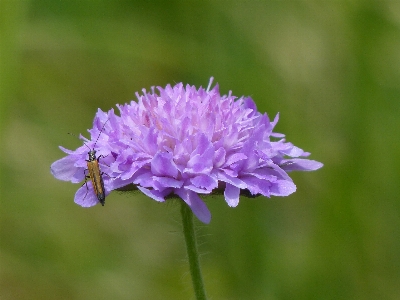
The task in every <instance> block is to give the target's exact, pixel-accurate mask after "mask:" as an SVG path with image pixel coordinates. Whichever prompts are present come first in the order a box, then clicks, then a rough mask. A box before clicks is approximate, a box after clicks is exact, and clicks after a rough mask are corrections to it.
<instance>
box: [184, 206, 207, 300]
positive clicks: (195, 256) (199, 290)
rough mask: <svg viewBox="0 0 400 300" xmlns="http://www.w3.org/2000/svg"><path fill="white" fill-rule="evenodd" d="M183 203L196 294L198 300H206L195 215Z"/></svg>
mask: <svg viewBox="0 0 400 300" xmlns="http://www.w3.org/2000/svg"><path fill="white" fill-rule="evenodd" d="M181 202H182V207H181V214H182V224H183V234H184V235H185V242H186V250H187V253H188V258H189V266H190V274H191V276H192V282H193V288H194V293H195V295H196V299H197V300H205V299H207V298H206V292H205V290H204V284H203V278H202V276H201V270H200V263H199V253H198V251H197V242H196V235H195V229H194V222H193V213H192V211H191V210H190V208H189V206H188V205H187V204H186V203H185V202H184V201H181Z"/></svg>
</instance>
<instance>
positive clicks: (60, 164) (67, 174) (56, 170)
mask: <svg viewBox="0 0 400 300" xmlns="http://www.w3.org/2000/svg"><path fill="white" fill-rule="evenodd" d="M75 161H76V157H74V156H71V155H68V156H66V157H64V158H61V159H59V160H57V161H56V162H54V163H53V164H52V165H51V167H50V171H51V174H52V175H53V176H54V177H55V178H57V179H60V180H64V181H73V182H79V181H82V179H83V177H84V176H83V172H82V174H81V177H82V178H81V180H79V181H76V179H75V180H74V178H75V175H76V173H77V171H78V170H79V168H77V167H75V165H74V164H75Z"/></svg>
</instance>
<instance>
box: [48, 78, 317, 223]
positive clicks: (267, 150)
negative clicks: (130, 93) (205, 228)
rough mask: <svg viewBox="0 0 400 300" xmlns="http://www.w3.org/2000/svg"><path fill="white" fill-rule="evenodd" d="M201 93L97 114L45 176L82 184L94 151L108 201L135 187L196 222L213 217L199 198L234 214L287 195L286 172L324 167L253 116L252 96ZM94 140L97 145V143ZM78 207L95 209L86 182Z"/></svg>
mask: <svg viewBox="0 0 400 300" xmlns="http://www.w3.org/2000/svg"><path fill="white" fill-rule="evenodd" d="M212 81H213V78H211V79H210V83H209V86H208V88H207V89H203V88H202V87H200V88H199V89H196V87H195V86H190V85H187V86H186V87H184V85H183V84H182V83H178V84H176V85H175V86H171V85H167V86H166V87H165V88H161V87H157V90H158V92H157V91H156V89H155V88H154V87H152V88H151V92H147V91H146V90H145V89H143V95H140V94H138V93H136V97H137V99H138V101H137V102H136V101H132V102H131V103H130V104H125V105H117V107H118V110H119V113H120V116H118V115H116V114H115V113H114V110H113V109H111V110H109V111H108V112H107V113H106V112H103V111H101V110H100V109H99V110H98V112H97V114H96V116H95V118H94V122H93V128H92V129H90V130H88V131H89V133H90V135H91V139H90V140H89V139H86V138H84V137H82V136H81V139H83V140H84V145H82V146H81V147H79V148H78V149H76V150H74V151H72V150H67V149H65V148H63V147H60V149H61V150H62V151H64V152H65V153H66V154H68V155H67V156H66V157H64V158H62V159H60V160H58V161H56V162H54V163H53V164H52V166H51V172H52V174H53V176H54V177H56V178H57V179H60V180H65V181H71V182H73V183H78V182H81V181H82V180H84V178H85V170H86V169H87V161H86V160H87V159H88V151H89V149H88V148H90V149H94V150H96V155H97V157H99V156H100V159H99V164H100V168H101V171H102V172H103V180H104V188H105V192H106V195H107V194H109V193H110V192H111V191H112V190H115V189H119V188H122V187H124V186H131V185H134V186H136V187H137V188H138V189H139V190H140V191H142V192H143V193H144V194H145V195H147V196H149V197H150V198H152V199H154V200H156V201H159V202H164V201H166V197H167V196H170V195H176V196H178V197H180V198H181V199H182V200H183V201H185V202H186V204H187V205H188V206H189V207H190V208H191V209H192V211H193V213H194V214H195V215H196V216H197V218H198V219H199V220H201V221H202V222H204V223H209V222H210V220H211V215H210V212H209V210H208V208H207V207H206V205H205V204H204V202H203V201H202V200H201V198H200V197H199V194H210V193H212V192H215V191H218V190H223V191H224V197H225V201H226V202H227V203H228V205H229V206H231V207H235V206H237V205H238V203H239V196H240V195H241V194H247V195H250V196H256V195H263V196H267V197H270V196H288V195H290V194H291V193H293V192H294V191H295V190H296V186H295V184H294V183H293V181H292V179H291V178H290V177H289V175H288V174H287V172H288V171H293V170H298V171H312V170H317V169H319V168H321V167H322V163H320V162H317V161H314V160H309V159H305V158H304V157H307V156H308V155H309V154H310V153H308V152H304V151H303V150H302V149H300V148H298V147H296V146H294V145H293V144H292V143H289V142H286V141H285V139H284V135H283V134H280V133H275V132H273V129H274V127H275V125H276V123H277V122H278V115H276V117H275V118H274V120H273V121H271V120H270V119H269V117H268V115H267V114H261V113H260V112H258V111H257V108H256V105H255V103H254V101H253V100H252V99H251V98H250V97H241V98H239V99H237V97H235V96H233V95H232V94H231V92H230V93H229V94H228V95H223V96H221V95H220V93H219V88H218V85H216V86H214V88H212V89H211V84H212ZM96 140H97V141H96ZM75 202H76V203H77V204H79V205H81V206H83V207H90V206H93V205H96V204H97V203H99V201H98V199H97V197H96V195H95V193H94V191H93V187H92V184H91V183H87V184H83V185H82V186H81V187H80V188H79V189H78V191H77V192H76V194H75Z"/></svg>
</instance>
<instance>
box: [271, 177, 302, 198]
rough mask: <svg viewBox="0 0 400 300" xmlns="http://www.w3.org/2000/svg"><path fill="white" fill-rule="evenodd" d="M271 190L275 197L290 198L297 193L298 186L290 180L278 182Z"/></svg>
mask: <svg viewBox="0 0 400 300" xmlns="http://www.w3.org/2000/svg"><path fill="white" fill-rule="evenodd" d="M270 190H271V195H273V196H289V195H290V194H292V193H294V192H295V191H296V185H295V184H294V183H293V182H291V181H288V180H277V181H276V182H274V183H273V184H272V186H271V188H270Z"/></svg>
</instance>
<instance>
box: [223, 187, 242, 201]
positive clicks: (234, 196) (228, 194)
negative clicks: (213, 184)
mask: <svg viewBox="0 0 400 300" xmlns="http://www.w3.org/2000/svg"><path fill="white" fill-rule="evenodd" d="M239 194H240V189H239V188H237V187H236V186H233V185H231V184H229V183H227V184H226V188H225V192H224V196H225V201H226V203H228V205H229V206H230V207H236V206H237V205H238V204H239Z"/></svg>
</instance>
